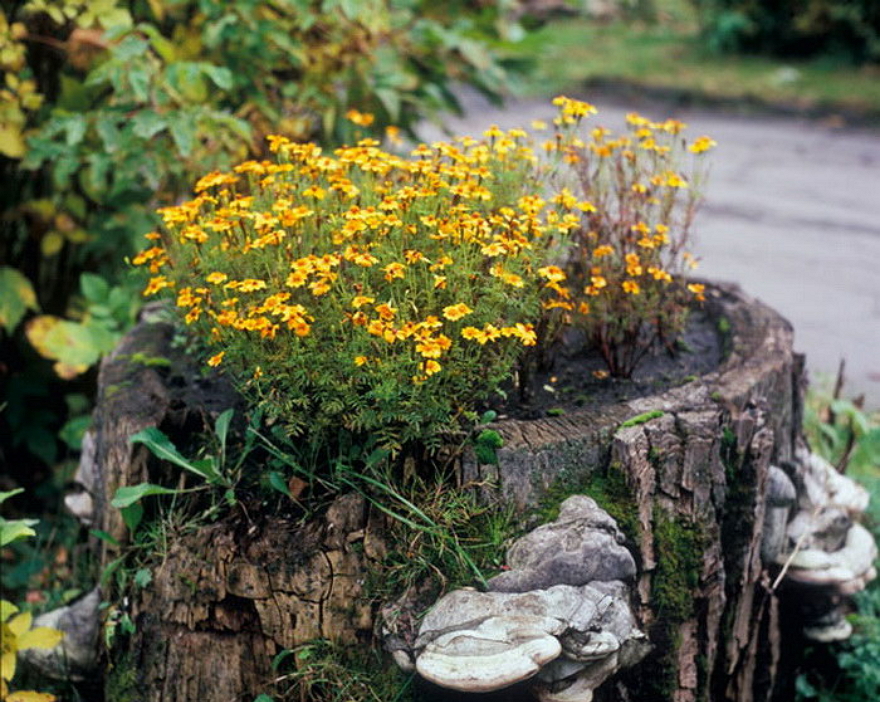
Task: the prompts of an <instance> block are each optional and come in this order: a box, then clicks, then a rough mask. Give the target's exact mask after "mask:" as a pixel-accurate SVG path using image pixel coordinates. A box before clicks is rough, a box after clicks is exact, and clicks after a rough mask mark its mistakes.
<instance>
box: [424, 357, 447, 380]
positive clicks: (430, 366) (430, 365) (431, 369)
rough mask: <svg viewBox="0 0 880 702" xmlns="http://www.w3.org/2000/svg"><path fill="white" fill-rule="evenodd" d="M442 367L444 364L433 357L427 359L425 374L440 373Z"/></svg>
mask: <svg viewBox="0 0 880 702" xmlns="http://www.w3.org/2000/svg"><path fill="white" fill-rule="evenodd" d="M442 367H443V366H441V365H440V364H439V363H437V361H435V360H433V359H432V360H428V361H425V375H427V376H431V375H434V373H439V372H440V370H441V368H442Z"/></svg>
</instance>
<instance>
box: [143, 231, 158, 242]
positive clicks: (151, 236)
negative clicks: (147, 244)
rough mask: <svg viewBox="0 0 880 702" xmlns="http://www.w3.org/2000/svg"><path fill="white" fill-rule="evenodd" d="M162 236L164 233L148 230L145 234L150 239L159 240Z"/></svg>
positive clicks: (145, 237)
mask: <svg viewBox="0 0 880 702" xmlns="http://www.w3.org/2000/svg"><path fill="white" fill-rule="evenodd" d="M161 238H162V235H161V234H160V233H159V232H147V233H146V234H144V239H147V240H148V241H159V240H160V239H161Z"/></svg>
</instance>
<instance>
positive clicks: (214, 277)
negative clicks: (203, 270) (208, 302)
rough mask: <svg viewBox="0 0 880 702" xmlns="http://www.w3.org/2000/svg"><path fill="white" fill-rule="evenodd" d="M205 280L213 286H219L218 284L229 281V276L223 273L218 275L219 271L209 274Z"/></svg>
mask: <svg viewBox="0 0 880 702" xmlns="http://www.w3.org/2000/svg"><path fill="white" fill-rule="evenodd" d="M205 280H207V281H208V282H209V283H211V284H213V285H220V283H225V282H226V281H227V280H229V276H228V275H226V274H225V273H220V272H219V271H214V272H213V273H209V274H208V275H207V276H206V277H205Z"/></svg>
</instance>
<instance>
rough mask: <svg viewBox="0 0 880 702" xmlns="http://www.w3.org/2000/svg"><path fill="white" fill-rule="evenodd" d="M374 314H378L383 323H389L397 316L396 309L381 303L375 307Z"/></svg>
mask: <svg viewBox="0 0 880 702" xmlns="http://www.w3.org/2000/svg"><path fill="white" fill-rule="evenodd" d="M376 312H377V313H378V314H379V317H380V319H382V320H383V321H385V322H390V321H391V320H392V319H394V316H395V315H396V314H397V308H396V307H391V305H386V304H385V303H382V304H381V305H376Z"/></svg>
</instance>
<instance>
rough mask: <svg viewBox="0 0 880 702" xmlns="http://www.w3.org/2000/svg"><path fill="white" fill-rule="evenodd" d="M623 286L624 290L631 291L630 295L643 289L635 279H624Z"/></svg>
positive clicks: (636, 293)
mask: <svg viewBox="0 0 880 702" xmlns="http://www.w3.org/2000/svg"><path fill="white" fill-rule="evenodd" d="M622 286H623V292H625V293H629V294H630V295H638V294H639V293H640V292H641V291H642V290H641V288H640V287H639V284H638V283H637V282H635V281H634V280H624V281H623V283H622Z"/></svg>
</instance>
